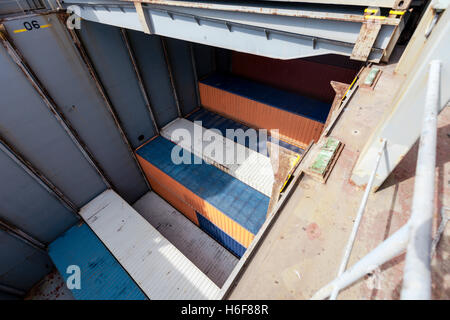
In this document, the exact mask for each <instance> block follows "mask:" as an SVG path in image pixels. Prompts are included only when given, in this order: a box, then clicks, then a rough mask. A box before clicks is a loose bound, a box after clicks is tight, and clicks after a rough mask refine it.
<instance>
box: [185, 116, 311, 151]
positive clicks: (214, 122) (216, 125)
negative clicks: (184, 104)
mask: <svg viewBox="0 0 450 320" xmlns="http://www.w3.org/2000/svg"><path fill="white" fill-rule="evenodd" d="M186 119H188V120H190V121H201V122H202V126H203V127H204V128H207V129H216V130H219V131H220V132H221V133H222V136H224V137H226V136H227V129H231V130H239V129H241V130H243V131H244V132H246V131H247V130H248V129H251V128H250V127H249V126H246V125H244V124H242V123H239V122H237V121H235V120H232V119H230V118H226V117H223V116H221V115H220V114H218V113H214V112H211V111H209V110H207V109H205V108H199V109H198V110H196V111H195V112H193V113H191V114H190V115H188V116H186ZM273 140H274V139H273V138H272V137H271V136H270V135H267V136H265V135H262V136H260V135H257V143H256V144H257V151H258V152H259V153H261V154H262V155H265V156H270V155H269V152H268V150H267V142H271V141H273ZM234 141H235V142H236V143H241V144H242V145H244V146H245V147H247V148H251V147H252V146H251V145H250V141H249V140H248V139H245V140H241V139H238V138H234ZM276 143H277V144H278V145H279V146H280V147H281V148H284V149H287V150H291V151H292V152H294V153H298V154H302V153H303V149H301V148H299V147H298V146H295V145H293V144H290V143H288V142H286V141H283V140H279V139H278V141H276Z"/></svg>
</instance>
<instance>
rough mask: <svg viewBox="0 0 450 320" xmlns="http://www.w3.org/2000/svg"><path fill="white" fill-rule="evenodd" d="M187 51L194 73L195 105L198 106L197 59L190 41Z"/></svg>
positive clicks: (199, 103)
mask: <svg viewBox="0 0 450 320" xmlns="http://www.w3.org/2000/svg"><path fill="white" fill-rule="evenodd" d="M189 52H190V54H191V63H192V73H193V75H194V81H195V94H196V95H195V96H196V101H197V107H200V105H201V102H200V91H199V89H198V74H197V61H196V60H195V52H194V45H193V44H192V43H189Z"/></svg>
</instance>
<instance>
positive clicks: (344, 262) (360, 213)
mask: <svg viewBox="0 0 450 320" xmlns="http://www.w3.org/2000/svg"><path fill="white" fill-rule="evenodd" d="M385 147H386V139H383V142H382V144H381V148H380V151H378V156H377V160H376V162H375V167H374V168H373V171H372V173H371V174H370V178H369V182H368V183H367V186H366V190H365V191H364V195H363V198H362V200H361V204H360V205H359V209H358V213H357V214H356V219H355V222H354V224H353V229H352V233H351V234H350V237H349V239H348V242H347V246H346V248H345V252H344V256H343V257H342V262H341V265H340V267H339V271H338V275H337V276H338V277H340V276H341V275H342V274H343V273H344V271H345V268H346V267H347V263H348V259H349V258H350V253H351V252H352V248H353V243H354V242H355V238H356V234H357V233H358V229H359V225H360V223H361V219H362V217H363V214H364V210H365V209H366V204H367V199H368V198H369V194H370V191H371V190H372V186H373V182H374V181H375V175H376V173H377V169H378V165H379V164H380V160H381V156H382V155H383V153H384V150H385ZM339 290H340V288H339V287H338V286H335V287H334V289H333V292H332V293H331V296H330V300H336V298H337V296H338V294H339Z"/></svg>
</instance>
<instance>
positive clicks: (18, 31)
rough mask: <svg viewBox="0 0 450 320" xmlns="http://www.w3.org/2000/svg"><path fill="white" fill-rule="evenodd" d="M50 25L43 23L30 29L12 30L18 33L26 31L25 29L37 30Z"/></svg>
mask: <svg viewBox="0 0 450 320" xmlns="http://www.w3.org/2000/svg"><path fill="white" fill-rule="evenodd" d="M51 26H52V25H51V24H50V23H49V24H44V25H42V26H40V27H39V28H37V29H36V28H33V29H31V30H27V29H17V30H14V33H20V32H26V31H33V30H38V29H42V28H48V27H51Z"/></svg>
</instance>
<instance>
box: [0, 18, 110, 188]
mask: <svg viewBox="0 0 450 320" xmlns="http://www.w3.org/2000/svg"><path fill="white" fill-rule="evenodd" d="M0 41H1V42H2V45H3V46H4V47H5V49H6V51H7V53H8V54H9V55H10V57H11V58H12V59H13V61H14V62H15V63H16V64H17V66H18V67H19V68H20V70H21V71H22V72H23V73H24V75H25V77H26V78H27V79H28V81H30V83H31V85H32V86H33V88H34V89H35V90H36V91H37V93H38V94H39V95H40V96H41V98H42V100H43V102H44V104H45V105H46V106H47V108H48V109H49V110H50V112H51V114H52V115H53V116H54V117H55V118H56V120H57V121H58V123H59V124H60V125H61V127H62V128H63V129H64V131H65V132H66V133H67V135H68V136H69V137H70V139H71V140H72V142H73V143H74V144H75V146H76V147H77V148H78V150H79V151H80V152H81V154H82V155H83V156H84V158H85V159H86V160H87V161H88V162H89V163H90V164H91V166H92V167H93V168H94V169H95V171H96V172H97V173H98V174H99V176H100V177H101V179H102V180H103V182H104V183H105V185H106V186H107V187H108V188H111V186H112V183H111V181H110V179H109V177H108V176H107V175H106V174H105V172H104V171H103V169H102V168H101V167H100V165H99V163H98V162H97V160H95V158H94V156H93V155H92V153H91V152H90V151H89V149H88V147H87V146H86V144H85V143H84V142H83V140H82V139H81V138H80V136H79V135H78V133H77V131H76V130H75V129H74V128H73V127H72V125H71V124H70V122H69V121H68V120H67V119H66V118H65V116H64V115H63V113H62V112H61V111H60V108H59V106H58V105H57V104H56V102H55V101H54V100H53V98H52V97H51V96H50V94H49V93H48V91H47V89H45V87H44V86H43V85H42V83H41V81H40V80H39V79H38V77H37V76H36V74H35V73H34V72H33V71H32V69H31V67H30V66H29V65H28V63H27V62H26V60H25V58H24V57H23V56H22V54H21V53H20V52H19V50H18V49H17V48H16V47H15V46H14V45H13V43H12V41H10V40H9V38H8V35H7V32H6V29H5V28H4V26H3V25H0Z"/></svg>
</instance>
